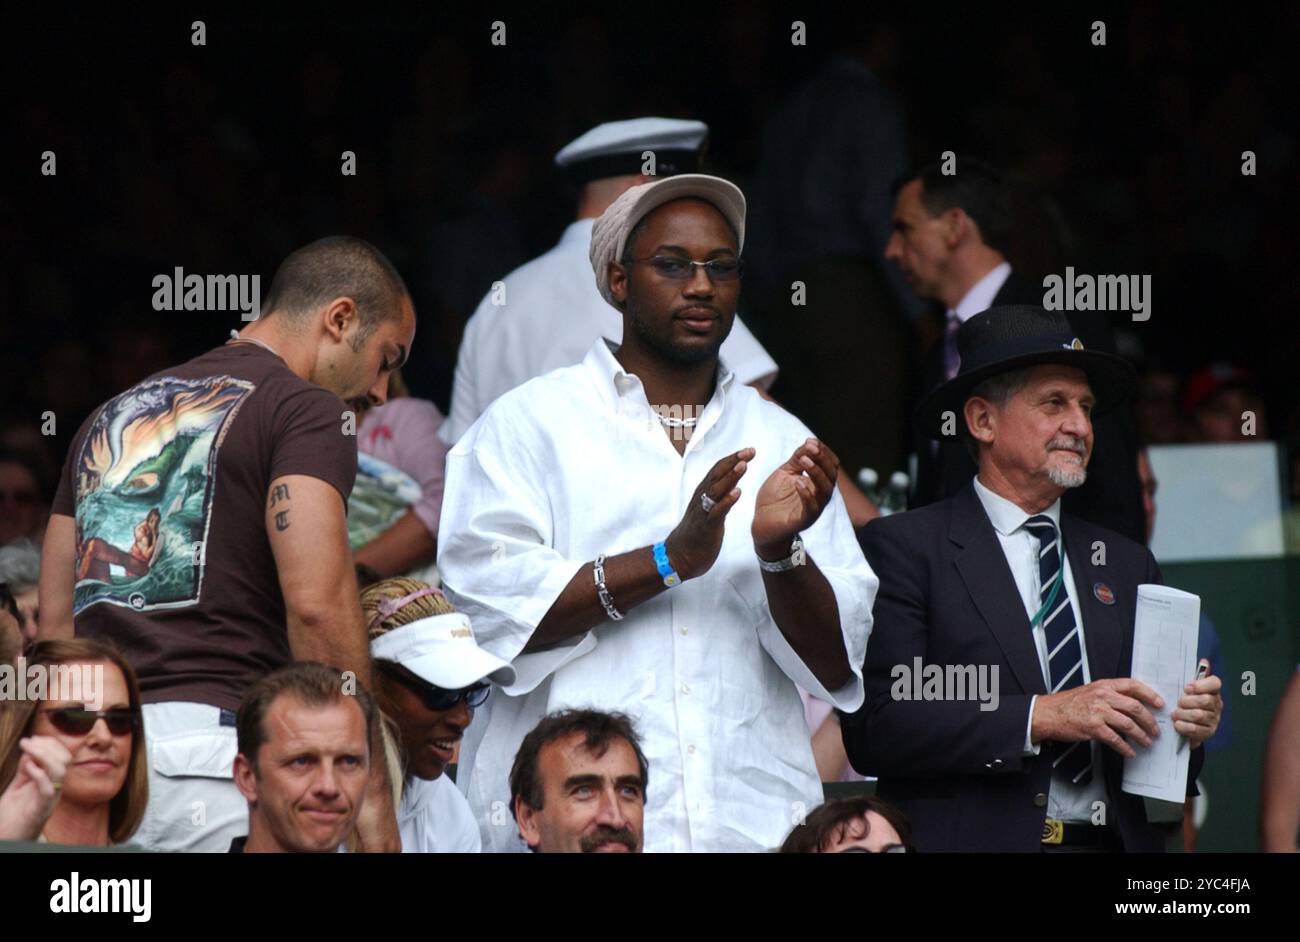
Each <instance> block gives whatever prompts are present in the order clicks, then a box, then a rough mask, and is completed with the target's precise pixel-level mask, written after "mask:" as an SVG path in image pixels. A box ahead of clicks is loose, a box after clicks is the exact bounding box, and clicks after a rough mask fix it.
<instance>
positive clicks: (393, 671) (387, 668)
mask: <svg viewBox="0 0 1300 942" xmlns="http://www.w3.org/2000/svg"><path fill="white" fill-rule="evenodd" d="M377 663H378V665H379V669H380V670H381V671H383V672H384V673H385V674H387V675H388V676H389V677H392V678H393V679H394V680H396V681H397V682H398V683H400V684H401V685H402V686H403V687H405V688H406V689H407V690H409V691H411V693H413V694H415V695H416V696H417V697H419V698H420V702H421V703H423V704H424V705H425V706H426V707H428V708H429V709H430V710H433V711H434V712H435V713H443V712H445V711H447V710H450V709H451V708H452V707H454V706H455V705H456V704H458V703H460V701H462V700H464V701H465V703H467V704H468V705H469V706H470V707H481V706H482V705H483V704H484V703H485V702H487V698H488V694H490V693H491V692H492V685H491V684H470V685H469V686H468V687H462V688H461V689H460V690H445V689H443V688H442V687H435V686H434V685H433V684H430V683H426V682H425V681H423V680H421V679H420V678H419V677H416V676H415V675H414V674H412V673H411V672H410V671H408V670H407V669H406V668H404V667H402V666H401V665H400V664H390V663H388V662H386V661H378V662H377Z"/></svg>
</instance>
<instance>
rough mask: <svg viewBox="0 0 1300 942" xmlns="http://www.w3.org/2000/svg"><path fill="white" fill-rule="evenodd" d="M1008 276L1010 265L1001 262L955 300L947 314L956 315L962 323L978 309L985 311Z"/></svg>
mask: <svg viewBox="0 0 1300 942" xmlns="http://www.w3.org/2000/svg"><path fill="white" fill-rule="evenodd" d="M1010 276H1011V265H1010V264H1009V263H1007V262H1002V263H1001V264H1000V265H998V266H996V267H995V268H994V269H993V270H992V271H990V272H989V273H988V274H987V275H985V276H984V277H983V278H981V279H980V280H979V281H977V282H975V284H973V285H971V289H970V290H969V291H967V292H966V294H965V295H964V296H963V297H962V299H961V300H960V301H958V302H957V306H956V307H955V308H953V309H952V310H951V311H949V312H948V315H949V316H952V315H954V314H955V315H957V318H958V320H960V321H961V322H962V323H963V324H964V323H965V322H966V321H968V320H970V319H971V318H972V317H974V316H975V315H976V314H978V313H979V312H980V311H987V310H988V309H989V308H991V307H992V306H993V299H994V298H996V297H997V294H998V292H999V291H1000V290H1001V289H1002V286H1003V284H1005V283H1006V280H1007V278H1009V277H1010Z"/></svg>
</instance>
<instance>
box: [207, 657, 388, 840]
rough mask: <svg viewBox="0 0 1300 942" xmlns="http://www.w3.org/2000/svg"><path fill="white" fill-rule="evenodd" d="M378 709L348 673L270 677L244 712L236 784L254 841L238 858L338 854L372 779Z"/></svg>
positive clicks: (314, 667) (295, 671)
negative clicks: (349, 687) (348, 680)
mask: <svg viewBox="0 0 1300 942" xmlns="http://www.w3.org/2000/svg"><path fill="white" fill-rule="evenodd" d="M373 723H374V706H373V701H372V700H371V699H370V696H369V694H367V693H366V692H365V690H364V689H362V688H361V687H360V686H357V687H356V690H355V693H354V694H349V693H345V692H344V683H343V675H342V672H341V671H337V670H335V669H333V668H331V667H326V666H325V665H323V664H315V663H312V662H310V661H299V662H296V663H294V664H291V665H289V666H288V667H282V668H280V669H279V670H277V671H272V672H271V673H270V674H268V675H266V676H265V677H263V678H262V679H261V680H259V681H258V682H257V683H255V684H254V685H253V686H252V688H251V689H250V690H249V692H248V697H247V698H246V699H245V700H244V702H243V704H242V705H241V706H240V708H239V717H238V720H237V726H236V729H237V731H238V737H239V754H238V755H236V756H235V785H236V786H238V788H239V791H240V792H241V793H242V794H243V796H244V797H245V798H246V799H247V800H248V835H247V836H246V837H237V838H235V839H234V841H232V842H231V845H230V850H231V852H232V853H249V854H253V853H314V854H322V853H334V852H336V851H337V850H338V849H339V846H340V845H341V844H342V843H343V841H344V839H345V838H347V836H348V834H349V833H350V832H351V831H352V828H353V826H354V825H355V824H356V820H357V814H358V812H360V811H361V805H362V802H363V800H364V799H365V796H366V785H367V784H368V782H369V780H370V734H371V727H372V725H373Z"/></svg>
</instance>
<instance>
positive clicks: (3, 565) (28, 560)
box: [0, 536, 41, 592]
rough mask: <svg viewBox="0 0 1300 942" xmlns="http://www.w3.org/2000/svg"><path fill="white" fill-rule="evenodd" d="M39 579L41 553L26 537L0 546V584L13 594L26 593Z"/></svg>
mask: <svg viewBox="0 0 1300 942" xmlns="http://www.w3.org/2000/svg"><path fill="white" fill-rule="evenodd" d="M40 579H41V551H40V549H39V548H38V547H37V545H36V544H35V543H33V542H32V541H31V540H29V539H28V538H27V537H25V536H24V537H21V538H20V539H17V540H14V541H13V542H12V543H9V544H8V545H6V546H0V582H5V583H8V584H9V588H10V589H12V590H13V591H14V592H26V591H27V590H29V589H31V588H33V587H34V586H35V585H36V583H38V582H39V581H40Z"/></svg>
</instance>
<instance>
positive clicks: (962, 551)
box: [842, 305, 1223, 852]
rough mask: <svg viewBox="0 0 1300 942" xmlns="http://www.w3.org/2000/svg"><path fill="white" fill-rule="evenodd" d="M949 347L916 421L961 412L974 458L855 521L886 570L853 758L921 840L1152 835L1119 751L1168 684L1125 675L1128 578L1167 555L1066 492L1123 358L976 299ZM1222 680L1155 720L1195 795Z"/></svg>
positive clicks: (1044, 319)
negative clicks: (1175, 748) (976, 673)
mask: <svg viewBox="0 0 1300 942" xmlns="http://www.w3.org/2000/svg"><path fill="white" fill-rule="evenodd" d="M957 346H958V350H959V351H960V354H961V367H960V369H959V370H958V372H957V374H956V376H955V377H954V378H953V379H952V380H951V381H949V382H947V383H945V384H943V385H942V386H940V387H938V388H937V389H936V390H934V391H933V392H932V393H931V394H930V395H929V396H927V397H926V398H925V399H924V400H923V401H922V403H921V408H920V410H919V411H918V413H917V420H918V422H919V423H920V424H921V425H922V428H923V429H924V430H925V431H926V433H927V434H929V435H930V436H932V437H935V438H938V437H939V436H941V435H943V434H944V426H945V425H947V424H950V423H951V422H953V421H954V420H955V421H956V422H957V423H958V430H959V432H960V434H961V436H962V440H963V442H964V443H965V445H966V447H967V448H968V449H969V451H970V453H971V455H972V456H973V457H974V459H975V461H976V463H977V466H978V468H979V471H978V474H977V476H976V478H975V479H974V480H973V481H972V482H970V483H969V484H967V485H966V486H965V488H964V489H963V490H961V491H960V492H958V493H957V494H955V495H954V496H952V497H949V498H947V499H946V500H943V501H940V502H938V503H935V504H931V505H929V506H927V507H923V508H921V509H920V510H914V511H911V512H908V513H905V514H897V515H894V516H891V517H887V518H882V519H880V520H877V521H873V522H872V523H870V524H868V525H867V527H866V528H865V530H864V531H863V537H862V538H863V548H864V549H865V551H866V555H867V559H868V560H869V561H870V563H871V566H872V568H873V569H874V570H875V571H876V572H877V573H879V574H880V577H881V582H880V593H879V595H878V597H877V600H876V607H875V613H874V614H875V628H874V631H873V634H872V638H871V643H870V644H869V645H868V648H867V656H866V662H865V664H864V665H863V675H864V680H865V683H866V688H867V694H866V702H865V704H864V706H863V707H862V709H861V710H859V711H858V712H857V713H856V714H854V715H852V716H848V717H845V718H844V720H843V723H842V727H843V734H844V745H845V749H846V751H847V752H848V755H849V760H850V761H851V762H852V764H853V767H854V768H855V769H857V770H858V771H859V772H862V773H863V774H866V775H876V776H879V779H880V784H879V787H878V792H877V793H878V794H879V795H880V797H881V798H884V799H886V800H888V801H891V802H894V803H895V804H897V805H898V806H899V807H900V808H901V809H902V810H903V811H904V813H905V814H907V815H908V817H909V818H910V819H911V821H912V824H913V826H914V837H915V843H916V846H917V848H918V849H919V850H922V851H1020V852H1024V851H1038V850H1066V851H1084V852H1107V851H1121V850H1122V851H1127V852H1132V851H1147V852H1150V851H1160V850H1163V849H1164V835H1163V834H1162V833H1161V831H1160V830H1159V829H1157V828H1156V827H1154V826H1153V825H1152V824H1150V823H1149V822H1148V821H1147V818H1146V811H1145V807H1144V805H1143V802H1142V799H1141V798H1139V797H1136V796H1134V795H1130V794H1127V793H1125V792H1123V791H1121V788H1120V783H1121V776H1122V771H1123V763H1122V761H1121V758H1122V757H1125V756H1133V755H1135V754H1136V752H1135V750H1138V749H1143V748H1146V747H1147V746H1149V745H1150V744H1151V742H1152V740H1153V738H1154V737H1155V736H1157V735H1161V734H1162V733H1161V731H1160V729H1159V728H1158V726H1157V723H1156V720H1155V718H1154V717H1153V715H1152V711H1154V710H1159V709H1161V708H1162V707H1163V706H1164V704H1163V701H1161V699H1160V698H1159V696H1158V695H1157V694H1156V693H1155V691H1153V690H1151V689H1150V688H1149V687H1147V686H1146V685H1145V684H1142V683H1140V682H1138V681H1136V680H1134V679H1132V678H1130V677H1128V676H1127V674H1128V671H1129V667H1130V664H1131V661H1132V650H1133V624H1134V617H1135V610H1136V602H1137V587H1138V585H1139V584H1141V583H1158V582H1160V570H1159V567H1157V565H1156V561H1155V559H1154V558H1153V557H1152V555H1151V553H1150V551H1149V550H1147V549H1146V548H1145V547H1143V546H1141V545H1140V544H1138V543H1136V542H1134V541H1133V540H1130V539H1128V538H1126V537H1123V536H1120V535H1119V534H1118V533H1115V532H1113V531H1110V530H1106V529H1103V528H1101V527H1099V526H1096V525H1094V524H1092V523H1089V522H1086V521H1084V520H1082V519H1079V518H1077V517H1073V516H1071V515H1070V514H1068V513H1062V511H1061V497H1062V495H1063V494H1065V493H1066V491H1067V490H1069V489H1070V488H1075V487H1079V486H1080V485H1082V484H1083V482H1084V481H1085V480H1086V478H1087V475H1088V471H1087V467H1088V460H1089V458H1090V457H1091V454H1092V444H1093V435H1092V416H1093V414H1094V413H1098V414H1101V413H1105V412H1106V411H1108V410H1110V409H1113V408H1116V407H1117V406H1118V405H1120V404H1121V403H1122V402H1123V401H1124V399H1125V398H1126V397H1127V396H1128V395H1129V394H1130V393H1131V391H1132V389H1133V385H1134V379H1135V377H1134V373H1133V369H1132V367H1130V366H1129V365H1128V363H1127V362H1125V361H1124V360H1122V359H1120V358H1119V357H1117V356H1113V355H1110V354H1106V353H1099V352H1094V351H1091V350H1087V349H1085V348H1084V345H1083V343H1082V342H1081V341H1080V340H1079V338H1078V337H1077V336H1075V335H1074V333H1073V331H1072V330H1071V329H1070V324H1069V322H1068V321H1067V320H1066V319H1065V317H1064V316H1063V315H1062V314H1060V313H1056V312H1050V313H1049V312H1047V311H1044V310H1042V309H1041V308H1035V307H1031V306H1025V305H1013V306H1005V307H993V308H991V309H989V310H987V311H985V312H983V313H981V314H976V315H975V316H974V317H972V318H970V319H969V320H968V321H966V322H965V323H964V324H963V325H962V327H961V329H960V331H959V332H958V334H957ZM917 662H922V663H924V664H925V665H938V666H940V667H943V668H944V669H945V674H947V668H949V667H951V666H953V665H976V666H977V667H978V668H979V669H980V670H983V668H984V666H988V667H990V668H992V670H991V671H990V673H991V674H992V673H993V671H996V674H995V675H994V676H996V678H997V682H998V697H997V700H996V701H995V702H996V703H997V706H996V707H995V708H994V709H991V710H987V709H982V707H984V706H985V704H983V703H981V702H979V700H978V699H976V698H975V697H974V696H973V695H968V696H966V697H962V695H961V694H960V693H959V692H957V691H955V690H947V691H943V692H942V694H941V695H939V696H936V697H930V696H926V697H923V698H921V699H914V698H913V697H912V696H911V692H910V690H907V689H903V687H902V686H900V685H899V684H898V683H897V681H898V679H899V676H900V675H899V673H898V667H899V666H900V665H903V666H906V667H907V668H908V669H909V670H910V669H913V665H915V664H917ZM1188 680H1189V681H1191V678H1188ZM1220 687H1221V682H1220V680H1219V678H1217V677H1213V676H1209V677H1206V678H1204V679H1202V680H1197V681H1192V682H1189V683H1188V684H1187V685H1186V686H1185V687H1184V688H1183V689H1184V694H1183V696H1182V697H1181V698H1180V699H1179V701H1178V703H1177V705H1176V707H1175V708H1174V709H1173V711H1172V721H1173V722H1172V725H1173V728H1172V729H1166V730H1164V731H1163V735H1181V736H1185V737H1187V739H1188V740H1189V742H1190V744H1191V746H1192V747H1193V752H1192V759H1191V768H1190V772H1189V777H1188V782H1189V786H1190V789H1191V790H1192V792H1191V793H1192V794H1195V792H1194V788H1195V779H1196V774H1197V772H1198V771H1199V769H1200V767H1201V765H1202V763H1203V762H1204V750H1203V749H1202V748H1201V744H1202V743H1203V742H1204V741H1205V740H1206V739H1208V738H1209V737H1210V736H1211V735H1213V733H1214V731H1215V729H1216V728H1217V726H1218V723H1219V716H1220V713H1221V711H1222V707H1223V701H1222V700H1221V699H1220V697H1219V689H1220Z"/></svg>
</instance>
